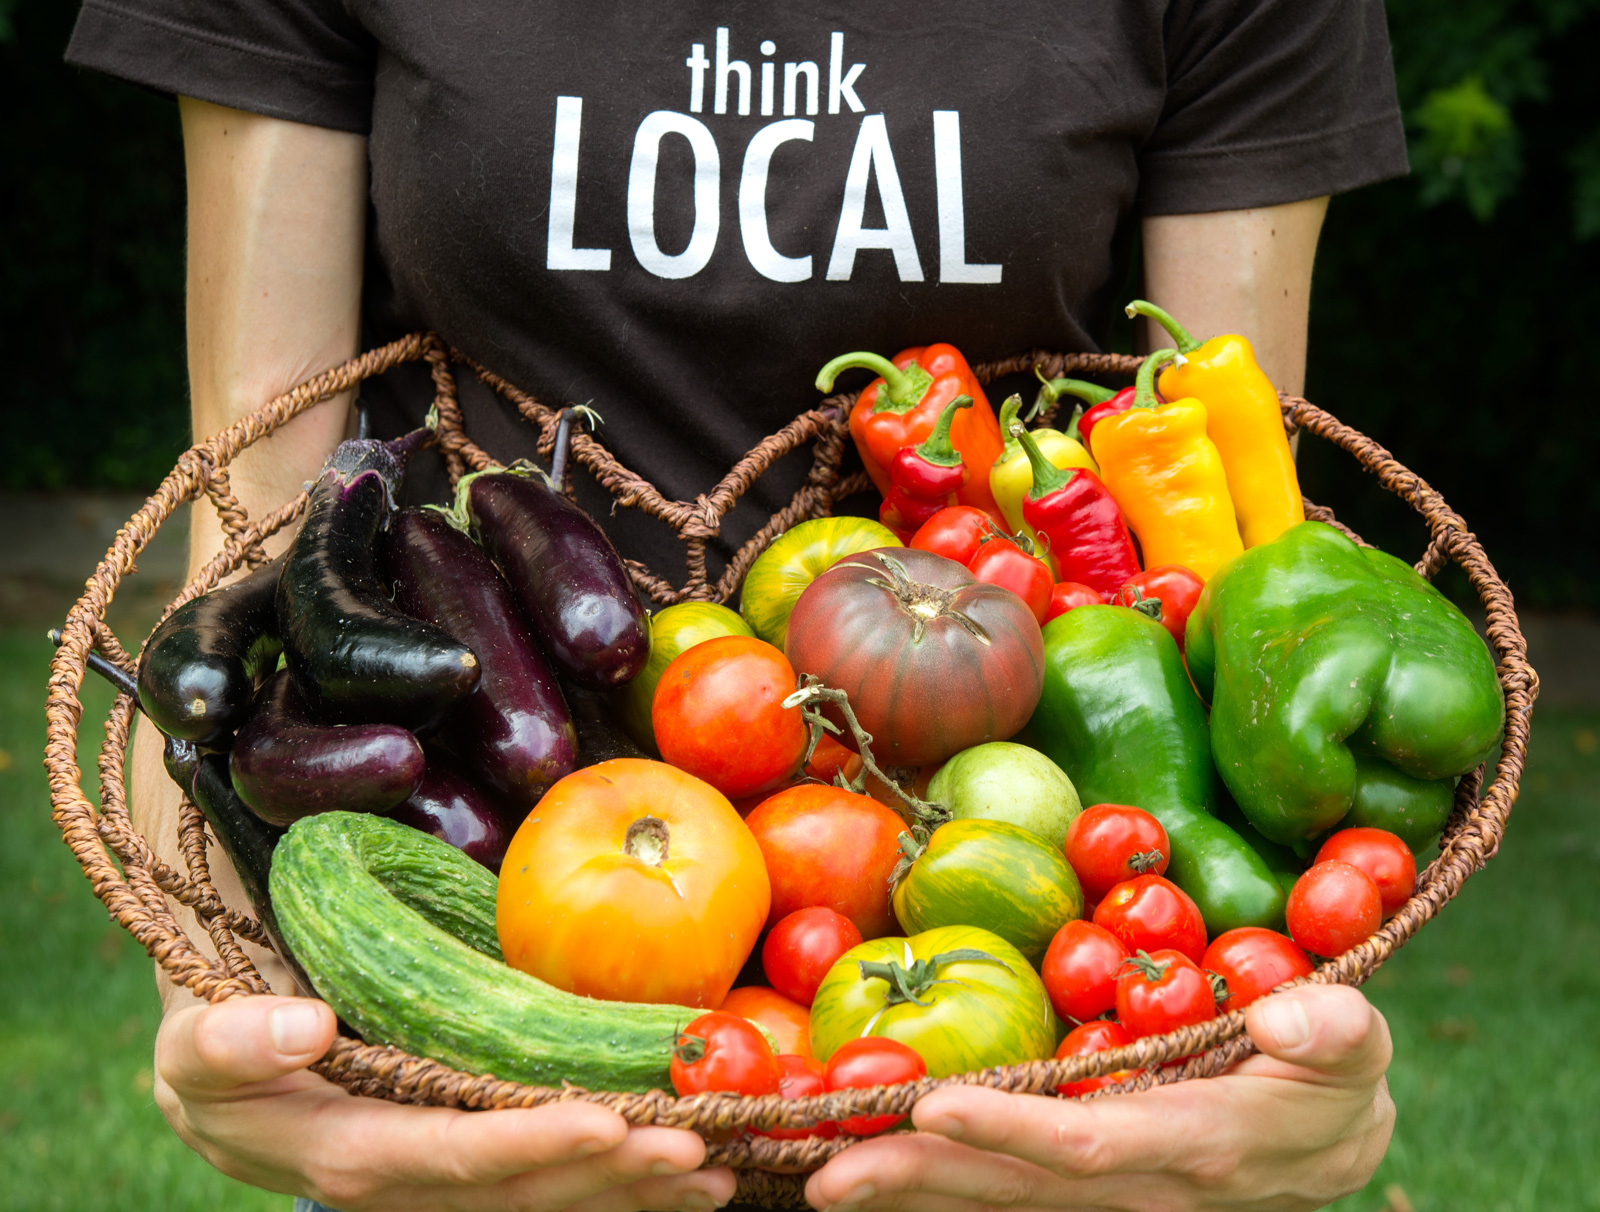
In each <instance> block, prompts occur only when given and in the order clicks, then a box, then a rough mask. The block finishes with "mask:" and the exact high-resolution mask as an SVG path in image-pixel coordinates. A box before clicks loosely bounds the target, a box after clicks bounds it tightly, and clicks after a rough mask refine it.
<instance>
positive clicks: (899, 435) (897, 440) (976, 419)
mask: <svg viewBox="0 0 1600 1212" xmlns="http://www.w3.org/2000/svg"><path fill="white" fill-rule="evenodd" d="M851 369H863V370H873V371H876V372H877V373H878V376H879V377H878V378H876V379H874V380H873V381H872V382H871V383H869V384H867V386H866V388H865V390H863V391H862V393H861V395H860V396H859V397H857V399H856V404H855V407H854V408H853V409H851V410H850V436H851V437H852V438H854V439H855V443H856V449H857V450H858V451H860V452H861V461H862V462H863V463H865V464H866V466H867V474H868V475H869V476H871V477H872V482H873V483H874V484H876V485H877V486H878V491H879V492H881V493H883V494H884V495H888V492H889V489H890V487H891V484H892V481H891V478H890V474H889V468H890V465H891V464H892V463H893V462H894V457H895V455H896V454H897V453H898V452H899V451H900V450H901V448H903V447H906V446H915V445H917V444H918V443H919V442H921V441H923V439H925V438H926V437H927V436H928V435H929V434H930V433H932V432H933V427H934V425H935V423H936V422H937V421H938V420H939V414H940V413H941V412H943V411H944V407H945V405H946V404H948V403H950V401H951V400H954V399H955V398H956V397H957V396H971V397H972V407H971V408H968V409H964V410H963V411H961V412H960V413H958V414H957V415H956V418H955V420H954V422H953V423H952V424H951V426H950V442H951V445H953V446H954V447H955V448H956V450H957V451H958V452H959V453H960V455H961V461H962V463H963V464H965V466H966V468H967V472H968V475H967V482H966V483H965V484H963V485H962V486H961V487H960V488H959V489H958V490H957V491H956V501H957V503H958V504H961V505H976V506H977V507H978V508H979V509H984V510H987V511H988V512H990V513H991V514H993V515H994V516H995V517H997V518H998V517H999V516H1000V511H999V509H998V508H997V507H996V506H995V503H994V494H993V493H992V492H991V491H990V489H989V468H990V467H992V466H993V465H994V461H995V458H996V457H997V456H998V455H999V454H1000V449H1001V447H1002V446H1003V445H1004V444H1005V443H1004V442H1003V441H1002V440H1001V437H1000V422H999V421H997V420H996V419H995V415H994V410H993V409H992V408H990V407H989V399H988V397H987V396H985V395H984V394H983V387H982V386H981V385H980V384H979V382H978V380H977V379H976V378H974V377H973V374H972V368H971V367H970V366H968V365H967V360H966V359H965V358H963V357H962V356H961V354H960V352H959V351H958V350H957V349H956V348H955V346H953V345H945V344H937V345H923V346H916V347H914V348H912V349H905V350H901V351H900V352H899V353H898V354H896V355H895V357H894V360H893V361H892V362H891V361H889V360H888V359H886V358H883V357H880V356H879V355H878V354H874V353H849V354H844V355H843V356H841V357H837V358H835V359H834V360H833V361H831V362H829V363H828V364H827V365H826V366H824V367H823V368H822V370H821V372H820V373H818V375H817V390H818V391H832V390H833V381H834V379H835V378H837V377H838V376H839V374H840V373H841V372H842V371H845V370H851Z"/></svg>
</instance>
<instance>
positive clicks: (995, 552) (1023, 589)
mask: <svg viewBox="0 0 1600 1212" xmlns="http://www.w3.org/2000/svg"><path fill="white" fill-rule="evenodd" d="M967 568H968V570H969V571H970V572H971V573H972V575H973V576H975V577H977V578H978V580H980V581H983V582H985V583H986V584H989V585H998V586H1000V587H1001V588H1002V589H1009V590H1010V591H1011V592H1012V593H1014V594H1016V595H1017V596H1018V597H1019V598H1021V599H1022V600H1023V601H1024V602H1026V603H1027V604H1028V609H1029V610H1031V611H1033V617H1034V618H1035V619H1037V620H1038V621H1039V622H1040V623H1043V622H1044V620H1045V612H1046V611H1047V610H1048V609H1049V607H1050V593H1051V590H1052V589H1053V587H1054V581H1055V578H1054V577H1053V576H1051V575H1050V567H1049V565H1048V564H1046V563H1045V562H1044V561H1043V560H1041V559H1039V558H1038V557H1037V556H1031V555H1029V554H1028V553H1027V552H1025V551H1023V550H1022V548H1020V547H1018V546H1017V545H1016V544H1015V543H1013V542H1012V541H1011V540H1010V539H1004V538H1000V539H994V538H992V539H990V540H989V541H988V542H987V543H985V544H984V545H983V546H982V547H980V548H978V554H977V555H975V556H973V557H972V559H971V560H970V561H969V562H968V564H967Z"/></svg>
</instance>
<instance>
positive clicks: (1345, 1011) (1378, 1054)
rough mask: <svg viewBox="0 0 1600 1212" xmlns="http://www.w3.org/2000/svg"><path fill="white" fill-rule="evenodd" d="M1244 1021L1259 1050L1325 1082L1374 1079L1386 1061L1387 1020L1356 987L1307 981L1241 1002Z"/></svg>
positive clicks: (1388, 1049) (1345, 1083) (1349, 1083)
mask: <svg viewBox="0 0 1600 1212" xmlns="http://www.w3.org/2000/svg"><path fill="white" fill-rule="evenodd" d="M1244 1021H1245V1027H1246V1029H1247V1030H1248V1031H1249V1032H1250V1038H1251V1039H1252V1040H1253V1041H1255V1045H1256V1047H1257V1048H1259V1049H1260V1050H1261V1052H1262V1053H1263V1054H1264V1055H1266V1056H1269V1057H1272V1058H1273V1059H1274V1060H1278V1061H1283V1062H1286V1063H1287V1064H1291V1065H1294V1066H1296V1067H1297V1068H1300V1069H1302V1070H1308V1071H1309V1072H1307V1073H1305V1074H1304V1075H1303V1076H1304V1077H1305V1078H1306V1079H1307V1080H1311V1081H1317V1082H1320V1083H1321V1084H1324V1085H1336V1086H1360V1085H1366V1084H1370V1083H1372V1082H1375V1081H1377V1080H1378V1078H1380V1077H1381V1076H1383V1073H1384V1071H1385V1070H1387V1069H1388V1067H1389V1058H1390V1056H1391V1055H1392V1054H1393V1051H1394V1049H1393V1047H1392V1045H1391V1044H1390V1041H1389V1024H1388V1023H1387V1022H1385V1021H1384V1018H1383V1015H1381V1014H1379V1013H1378V1011H1377V1009H1376V1008H1375V1007H1374V1006H1373V1005H1372V1003H1371V1002H1369V1001H1367V999H1366V998H1365V997H1363V996H1362V995H1361V993H1360V991H1359V990H1356V989H1352V988H1350V987H1349V986H1348V985H1306V986H1303V987H1301V988H1299V989H1291V990H1289V991H1288V992H1287V993H1279V994H1276V995H1274V996H1272V997H1266V998H1262V999H1261V1000H1260V1001H1258V1002H1253V1003H1252V1004H1251V1005H1249V1006H1248V1007H1246V1009H1245V1012H1244Z"/></svg>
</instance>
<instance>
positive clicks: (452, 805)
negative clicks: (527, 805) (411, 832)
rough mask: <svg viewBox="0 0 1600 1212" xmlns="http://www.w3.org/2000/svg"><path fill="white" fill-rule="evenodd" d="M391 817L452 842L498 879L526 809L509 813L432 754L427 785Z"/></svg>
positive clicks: (461, 772) (434, 752) (481, 789)
mask: <svg viewBox="0 0 1600 1212" xmlns="http://www.w3.org/2000/svg"><path fill="white" fill-rule="evenodd" d="M387 815H388V816H389V817H390V819H392V820H396V821H399V822H400V823H401V824H402V825H410V826H411V827H412V828H413V829H420V830H422V832H424V833H431V834H433V836H434V837H436V838H441V839H442V840H444V841H447V842H449V843H450V844H451V845H452V846H454V847H455V848H456V849H457V850H459V851H461V852H462V853H463V854H465V855H466V856H467V857H468V858H471V859H475V860H476V861H477V862H480V863H482V864H483V865H484V866H485V867H487V868H488V869H489V870H490V871H493V872H494V873H495V874H496V875H498V874H500V863H501V861H502V860H503V859H504V858H505V857H506V847H508V846H509V845H511V835H512V834H513V833H515V832H516V831H517V825H518V824H520V823H521V819H522V816H523V815H524V814H523V813H522V811H521V809H515V810H513V811H511V812H507V811H506V809H505V808H503V807H501V806H500V804H499V803H498V802H497V801H496V800H495V799H494V797H493V796H491V795H490V794H489V793H488V792H486V791H485V790H484V789H483V788H482V787H480V786H478V785H477V784H476V783H474V782H473V781H472V779H470V778H469V777H468V776H467V775H466V773H465V772H463V771H462V770H460V769H458V768H457V767H455V766H454V765H452V764H451V762H450V761H449V759H448V758H445V757H443V756H442V755H441V754H440V753H439V752H438V751H436V750H430V751H429V753H428V773H427V774H426V775H425V776H424V777H423V780H422V785H421V786H420V787H418V788H417V789H416V790H415V791H413V792H412V793H411V796H410V798H409V799H407V800H406V801H405V803H403V804H401V805H400V806H399V807H398V808H395V809H394V810H393V811H391V812H389V813H388V814H387ZM511 818H516V819H511Z"/></svg>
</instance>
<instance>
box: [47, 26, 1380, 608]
mask: <svg viewBox="0 0 1600 1212" xmlns="http://www.w3.org/2000/svg"><path fill="white" fill-rule="evenodd" d="M67 57H68V59H69V61H71V62H73V63H77V64H81V65H84V66H88V67H93V68H98V69H101V70H104V71H107V72H111V73H113V74H116V75H119V76H122V77H125V78H127V79H130V80H133V81H136V82H139V83H142V84H145V85H149V86H151V87H154V88H157V89H161V90H164V91H168V92H173V93H181V94H185V95H189V96H194V97H198V98H201V99H204V100H208V101H214V102H217V103H220V104H223V105H229V106H233V107H236V108H239V109H244V110H250V111H254V112H257V113H262V114H267V115H271V116H273V117H278V118H285V119H289V120H292V121H297V122H306V123H311V124H314V125H319V126H326V127H333V128H337V129H340V130H347V131H355V132H360V133H364V134H366V135H368V138H369V145H368V146H369V155H370V159H371V209H370V215H369V234H368V240H369V251H368V256H367V269H366V283H365V294H364V304H363V306H364V334H363V336H364V340H365V341H366V342H367V343H368V344H376V343H379V342H382V341H385V340H388V339H391V338H393V337H394V336H397V335H399V334H401V333H404V332H407V331H410V330H413V329H419V328H430V329H433V330H435V331H437V332H439V333H440V334H441V335H442V336H443V337H444V338H445V339H446V340H447V341H449V342H450V343H452V344H453V345H455V346H457V347H459V348H460V349H462V350H464V351H465V352H466V353H468V354H470V355H471V356H472V357H474V358H475V359H477V360H478V361H479V362H481V363H482V364H484V365H485V366H487V367H489V368H490V369H492V370H494V371H496V372H497V373H499V374H500V375H502V376H504V377H505V378H506V379H508V380H510V381H511V382H513V383H515V384H517V385H518V386H520V387H522V388H524V389H526V390H528V391H531V392H532V393H533V394H534V395H536V396H537V397H539V398H540V399H542V400H543V401H545V402H546V403H550V404H553V405H556V404H560V403H562V402H565V401H572V402H578V403H582V402H592V403H593V406H594V407H595V408H596V409H597V410H598V411H599V413H600V414H601V415H602V416H603V417H604V419H605V425H604V428H603V430H602V433H601V436H602V438H603V440H605V441H606V442H607V443H608V444H609V446H610V447H611V448H612V450H613V451H615V452H616V453H617V455H618V456H619V457H620V458H621V459H622V461H623V462H624V463H625V464H627V465H628V466H630V467H632V468H634V469H635V470H637V471H639V472H641V473H642V474H643V475H645V476H646V478H648V479H650V480H651V481H653V482H654V483H655V484H656V485H657V486H659V487H660V488H661V489H662V491H663V492H664V493H665V494H666V495H667V496H668V497H669V498H675V499H687V500H692V499H693V498H694V497H695V496H696V495H697V494H698V493H701V492H704V491H706V490H707V489H708V488H710V487H711V486H712V485H713V484H715V483H716V481H717V480H718V479H719V478H720V477H721V475H722V474H723V473H724V472H725V471H726V470H727V469H728V467H729V466H730V465H732V463H733V462H734V461H735V460H736V459H737V458H738V457H739V456H740V455H742V454H743V453H744V452H745V451H746V450H748V449H749V448H750V447H751V446H752V445H754V444H755V443H756V442H757V441H758V440H759V439H760V438H761V437H763V436H765V435H766V434H769V433H771V432H773V431H774V430H776V429H778V428H779V427H781V426H782V425H783V424H784V423H785V422H786V421H788V420H789V419H790V418H791V417H793V416H794V415H795V413H797V412H799V411H801V410H803V409H804V408H806V407H809V406H810V405H812V404H813V403H814V402H815V401H816V400H817V398H818V396H817V393H816V391H815V389H814V388H813V387H812V379H813V377H814V375H815V373H816V370H817V368H818V367H819V366H820V365H821V364H822V363H823V362H824V361H826V360H827V359H829V358H830V357H832V356H834V355H836V354H838V353H842V352H845V351H847V350H853V349H869V350H874V351H876V352H879V353H882V354H885V355H890V354H893V353H894V352H895V351H896V350H898V349H900V348H903V347H905V346H908V345H914V344H924V343H927V342H929V341H935V340H947V341H951V342H953V343H955V344H956V345H957V346H958V347H960V348H961V349H962V350H963V351H964V352H965V353H966V354H967V356H968V357H969V358H970V359H971V360H973V361H978V360H983V359H989V358H995V357H1000V356H1004V355H1007V354H1012V353H1017V352H1020V351H1023V350H1026V349H1029V348H1035V347H1042V348H1054V349H1080V350H1093V349H1096V348H1097V347H1098V340H1099V339H1100V338H1101V337H1102V336H1103V333H1104V331H1105V327H1106V323H1107V320H1108V318H1109V316H1110V314H1111V307H1112V306H1113V305H1114V304H1118V303H1121V302H1123V300H1121V299H1113V298H1112V293H1113V292H1114V291H1117V290H1119V289H1120V288H1121V287H1122V284H1123V282H1122V277H1123V274H1122V271H1121V269H1119V266H1118V255H1119V249H1121V248H1122V247H1124V245H1125V240H1124V237H1125V236H1126V235H1127V233H1128V232H1129V231H1130V230H1131V226H1132V224H1133V222H1134V221H1136V219H1137V217H1138V216H1139V215H1141V214H1176V213H1198V212H1206V211H1217V210H1232V209H1242V208H1246V207H1252V206H1266V205H1272V204H1275V203H1281V202H1289V201H1294V200H1298V199H1303V198H1309V197H1315V196H1319V195H1322V194H1327V193H1333V192H1337V191H1340V190H1346V189H1351V188H1354V187H1356V186H1359V185H1362V184H1366V183H1368V182H1372V181H1376V180H1381V179H1383V178H1386V177H1390V176H1394V175H1397V174H1400V173H1403V172H1404V171H1405V170H1406V161H1405V150H1404V138H1403V132H1402V129H1401V124H1400V117H1399V111H1398V108H1397V105H1396V100H1395V91H1394V79H1393V72H1392V67H1391V64H1390V58H1389V45H1388V35H1387V31H1386V29H1385V25H1384V17H1383V10H1382V5H1381V0H1173V2H1171V3H1162V2H1161V0H1092V2H1090V0H1086V2H1084V3H1077V4H1060V3H1046V2H1043V0H1015V2H1013V3H1008V4H1004V5H975V4H972V3H970V0H918V2H917V3H904V2H902V3H896V4H870V3H860V2H859V0H857V2H855V3H840V2H838V0H832V2H830V0H797V2H795V3H790V4H785V5H781V6H780V5H771V6H756V5H744V4H737V3H731V2H728V0H723V2H721V3H718V2H715V0H678V2H677V3H672V4H618V3H606V2H603V0H602V2H592V3H586V4H557V3H539V2H538V0H533V2H530V0H474V2H472V3H450V4H440V3H437V2H436V0H344V2H343V3H341V0H274V2H270V3H269V2H265V0H87V3H85V5H84V7H83V10H82V13H81V15H80V17H79V20H78V25H77V29H76V31H75V33H74V36H73V39H72V43H71V46H70V47H69V49H68V52H67ZM860 379H861V381H862V382H865V376H864V375H862V376H860ZM846 385H855V380H854V379H851V380H847V381H846ZM431 394H432V389H431V385H430V382H429V378H428V375H427V373H426V371H425V370H423V369H421V368H419V367H413V368H410V370H409V371H405V372H396V373H393V374H391V375H390V376H388V381H387V382H385V383H381V384H375V385H372V386H370V387H369V388H368V389H367V390H366V391H365V392H364V398H365V399H366V401H367V402H368V403H369V404H370V405H371V406H372V408H373V410H374V416H375V418H376V419H377V421H378V424H379V426H380V429H384V430H389V431H394V432H398V431H399V430H400V429H402V428H405V427H409V426H410V425H412V424H414V423H416V422H417V421H418V420H420V418H421V417H422V415H423V414H424V412H425V411H426V408H427V406H428V403H429V401H430V399H431ZM462 396H463V405H464V407H465V410H466V414H467V423H468V431H469V433H471V434H472V435H473V436H474V438H475V439H476V440H477V441H478V442H479V443H480V444H481V445H484V446H485V447H486V448H488V449H489V450H491V451H492V452H494V453H495V454H497V455H499V456H500V457H503V458H504V457H510V456H513V455H516V454H518V453H525V452H527V451H529V449H530V448H531V429H529V428H528V427H527V426H525V425H523V424H522V423H520V422H518V421H517V420H516V417H515V413H514V412H512V411H511V410H510V409H508V408H507V407H506V406H504V405H502V404H499V403H497V402H496V401H495V399H494V398H493V397H492V396H491V395H490V394H489V393H488V392H487V391H485V390H483V389H481V388H478V387H476V385H475V384H472V383H470V382H468V377H467V376H463V380H462ZM804 462H805V460H804V459H803V458H800V457H792V458H791V459H790V460H789V465H786V466H783V467H780V468H779V469H777V473H776V474H773V475H769V477H767V480H766V481H765V482H764V483H763V484H761V485H759V486H758V488H757V490H756V491H755V493H754V494H753V496H754V498H755V505H754V507H753V508H751V509H749V510H747V511H746V512H745V514H744V516H742V517H740V518H739V519H738V520H737V521H736V522H735V524H734V525H733V526H732V527H731V529H732V531H733V534H732V536H731V537H732V538H733V539H734V540H735V541H737V540H738V539H739V538H742V537H743V536H744V535H745V534H748V533H749V532H750V531H751V530H752V529H753V528H754V526H755V525H758V524H759V522H760V520H761V512H762V511H766V512H770V511H771V509H773V508H775V507H776V506H777V505H778V504H780V503H781V502H782V501H783V500H785V499H787V495H788V493H789V492H792V491H793V488H794V486H795V485H796V484H797V483H798V482H799V479H800V477H802V476H803V474H804ZM432 475H433V477H434V479H433V483H434V484H435V485H436V484H437V469H436V468H435V469H434V470H433V472H432ZM422 482H423V483H424V484H427V483H429V479H428V475H427V474H424V475H423V477H422ZM628 513H629V511H619V516H618V518H617V519H616V520H615V521H614V522H609V523H608V527H609V528H610V529H611V530H612V533H613V534H614V536H615V537H616V538H617V539H618V541H619V545H621V546H622V547H623V548H624V550H625V551H626V552H629V553H630V554H644V555H646V556H647V557H648V558H649V560H650V562H651V563H653V564H655V565H656V566H657V567H659V568H660V569H661V570H662V571H663V572H666V573H667V574H668V575H669V576H670V577H672V578H673V579H675V580H678V579H681V567H682V566H681V560H679V561H677V562H676V563H674V558H675V557H676V556H677V545H676V544H673V543H670V542H666V543H664V542H662V540H664V539H666V538H667V536H666V534H665V532H664V530H662V529H660V528H658V527H655V525H654V524H653V523H649V522H646V521H629V520H628V519H627V517H626V515H627V514H628Z"/></svg>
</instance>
